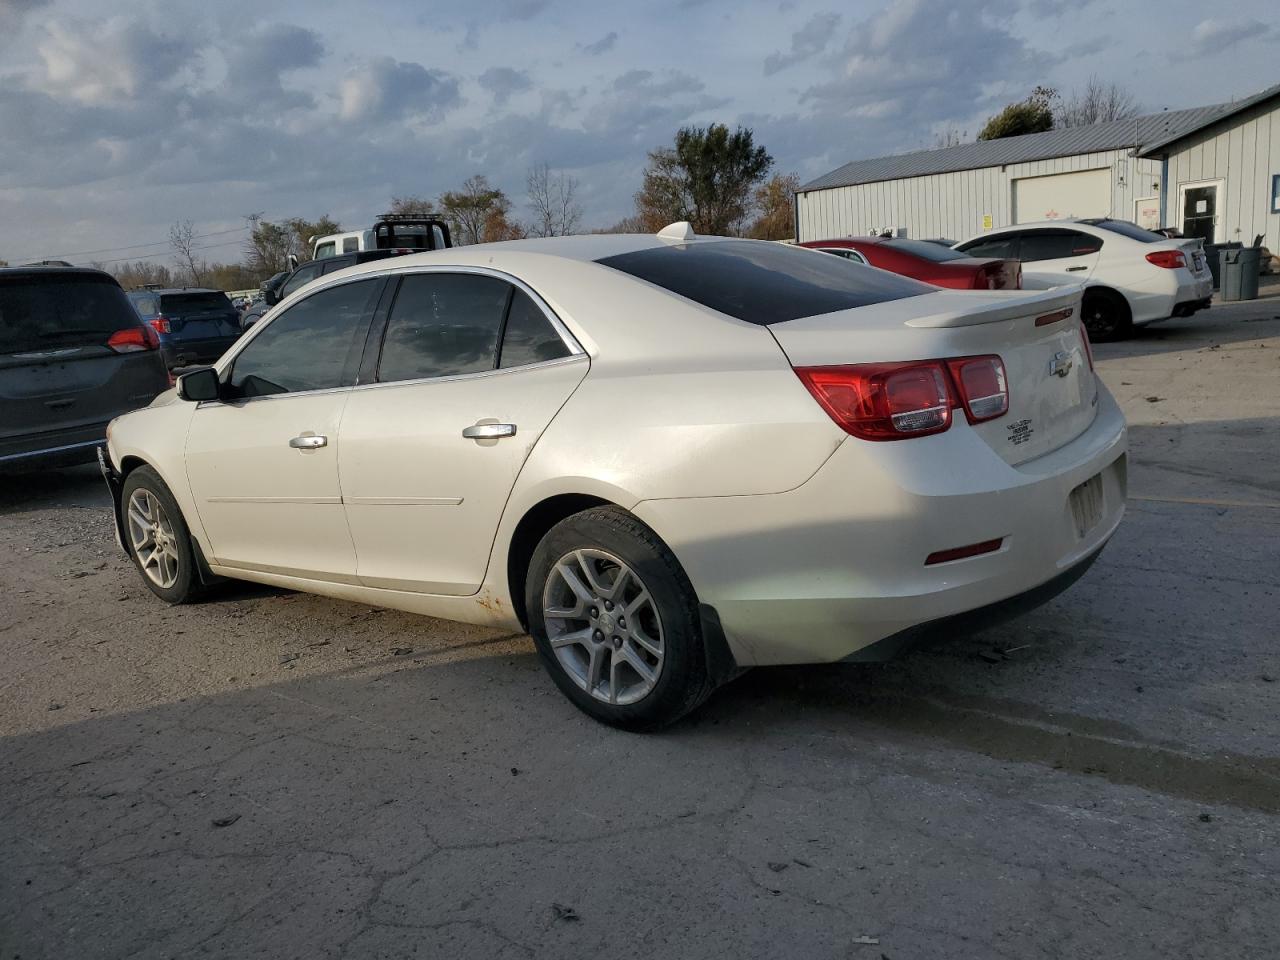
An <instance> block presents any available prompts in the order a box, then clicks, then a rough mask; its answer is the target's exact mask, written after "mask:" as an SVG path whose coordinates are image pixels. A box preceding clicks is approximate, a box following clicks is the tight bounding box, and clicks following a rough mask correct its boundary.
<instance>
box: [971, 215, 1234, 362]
mask: <svg viewBox="0 0 1280 960" xmlns="http://www.w3.org/2000/svg"><path fill="white" fill-rule="evenodd" d="M955 249H956V250H959V251H960V252H962V253H967V254H969V255H970V256H979V257H1012V258H1015V259H1018V260H1021V261H1022V265H1023V266H1022V285H1023V286H1024V287H1028V288H1032V289H1044V288H1049V287H1054V286H1059V285H1063V284H1084V288H1085V289H1084V306H1083V309H1084V320H1085V326H1086V327H1087V328H1088V330H1089V336H1091V337H1093V339H1094V340H1099V341H1102V340H1120V339H1123V338H1124V337H1127V336H1130V335H1131V334H1132V332H1133V328H1134V327H1141V326H1145V325H1146V324H1149V323H1155V322H1157V321H1159V320H1164V319H1166V318H1168V317H1189V316H1191V315H1192V314H1193V313H1195V312H1196V311H1198V310H1207V309H1208V308H1209V302H1210V299H1211V298H1212V296H1213V275H1212V273H1210V271H1209V265H1208V262H1207V259H1206V257H1205V253H1204V249H1203V247H1202V244H1201V241H1200V239H1199V238H1196V237H1190V238H1185V239H1170V238H1168V237H1163V236H1161V235H1160V234H1158V233H1152V232H1151V231H1150V230H1144V229H1142V227H1139V226H1138V225H1137V224H1136V223H1130V222H1129V221H1127V220H1112V219H1109V218H1102V217H1099V218H1093V219H1087V220H1049V221H1045V222H1043V223H1023V224H1019V225H1018V226H1013V227H1004V228H1002V229H999V230H991V231H988V232H987V233H984V234H982V236H980V237H974V238H973V239H971V240H966V241H965V242H964V243H959V244H956V247H955Z"/></svg>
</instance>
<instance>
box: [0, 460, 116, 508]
mask: <svg viewBox="0 0 1280 960" xmlns="http://www.w3.org/2000/svg"><path fill="white" fill-rule="evenodd" d="M63 506H70V507H101V508H102V509H103V510H106V511H109V510H110V509H111V496H110V494H109V493H108V492H107V485H106V483H105V482H103V479H102V474H101V473H100V472H99V470H98V467H97V465H96V464H83V465H81V466H76V467H62V468H58V469H48V470H36V469H32V470H24V471H11V472H5V473H0V515H5V514H17V513H25V512H28V511H31V510H47V509H49V508H51V507H63Z"/></svg>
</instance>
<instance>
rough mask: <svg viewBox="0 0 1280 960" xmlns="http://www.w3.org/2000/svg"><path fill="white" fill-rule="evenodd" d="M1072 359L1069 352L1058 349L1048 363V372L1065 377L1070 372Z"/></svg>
mask: <svg viewBox="0 0 1280 960" xmlns="http://www.w3.org/2000/svg"><path fill="white" fill-rule="evenodd" d="M1073 362H1074V361H1072V359H1071V354H1069V353H1067V352H1065V351H1062V350H1060V351H1058V352H1057V353H1055V354H1054V355H1053V362H1052V363H1050V364H1049V373H1050V375H1051V376H1055V377H1065V376H1066V375H1067V374H1068V373H1070V372H1071V365H1072V363H1073Z"/></svg>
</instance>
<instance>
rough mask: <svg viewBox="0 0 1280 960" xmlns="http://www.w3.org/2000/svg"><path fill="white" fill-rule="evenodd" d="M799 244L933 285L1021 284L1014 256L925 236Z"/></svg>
mask: <svg viewBox="0 0 1280 960" xmlns="http://www.w3.org/2000/svg"><path fill="white" fill-rule="evenodd" d="M800 246H802V247H809V248H810V249H812V250H821V251H822V252H823V253H832V254H835V255H836V256H838V257H844V258H845V259H847V260H852V261H853V262H854V263H864V264H868V265H870V266H873V267H879V268H880V269H881V270H888V271H890V272H891V273H899V274H901V275H902V276H904V277H912V278H914V279H916V280H923V281H924V282H925V283H932V284H933V285H934V286H936V287H950V288H952V289H955V290H1018V289H1020V288H1021V287H1022V265H1021V264H1020V263H1018V261H1017V260H1009V259H1002V258H998V257H997V258H993V257H970V256H968V255H967V254H963V253H957V252H956V251H955V250H950V249H948V248H946V247H943V246H941V245H940V244H937V243H932V242H930V241H928V240H907V239H905V238H901V237H866V238H861V237H845V238H844V239H841V240H809V241H806V242H804V243H802V244H800Z"/></svg>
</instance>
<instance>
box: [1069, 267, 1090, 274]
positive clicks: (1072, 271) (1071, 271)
mask: <svg viewBox="0 0 1280 960" xmlns="http://www.w3.org/2000/svg"><path fill="white" fill-rule="evenodd" d="M1088 269H1089V268H1088V267H1067V273H1075V272H1076V271H1077V270H1088Z"/></svg>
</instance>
